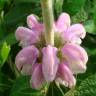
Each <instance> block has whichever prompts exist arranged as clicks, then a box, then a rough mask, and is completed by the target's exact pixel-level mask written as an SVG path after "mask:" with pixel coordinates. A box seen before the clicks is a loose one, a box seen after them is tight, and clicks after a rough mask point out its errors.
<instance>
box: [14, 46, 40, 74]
mask: <svg viewBox="0 0 96 96" xmlns="http://www.w3.org/2000/svg"><path fill="white" fill-rule="evenodd" d="M38 56H39V51H38V49H37V48H36V47H34V46H28V47H25V48H24V49H22V50H21V51H20V52H19V53H18V54H17V56H16V59H15V64H16V67H17V68H18V70H21V72H22V73H24V74H29V73H30V71H31V70H32V69H31V68H32V65H33V64H34V63H35V62H36V60H37V57H38ZM30 67H31V68H30ZM28 70H29V71H28Z"/></svg>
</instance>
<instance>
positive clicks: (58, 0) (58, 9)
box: [55, 0, 64, 14]
mask: <svg viewBox="0 0 96 96" xmlns="http://www.w3.org/2000/svg"><path fill="white" fill-rule="evenodd" d="M63 2H64V0H55V10H56V13H57V14H60V13H61V12H62V7H63Z"/></svg>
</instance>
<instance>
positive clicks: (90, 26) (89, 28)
mask: <svg viewBox="0 0 96 96" xmlns="http://www.w3.org/2000/svg"><path fill="white" fill-rule="evenodd" d="M84 26H85V29H86V31H87V32H88V33H90V34H94V35H95V34H96V31H95V24H94V21H93V20H88V21H86V22H85V23H84Z"/></svg>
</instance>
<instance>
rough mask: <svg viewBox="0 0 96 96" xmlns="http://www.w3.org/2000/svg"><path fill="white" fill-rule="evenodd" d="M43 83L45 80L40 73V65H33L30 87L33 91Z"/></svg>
mask: <svg viewBox="0 0 96 96" xmlns="http://www.w3.org/2000/svg"><path fill="white" fill-rule="evenodd" d="M44 83H45V79H44V77H43V73H42V65H41V64H35V67H34V69H33V72H32V77H31V80H30V84H31V87H32V88H35V89H40V88H41V87H42V85H43V84H44Z"/></svg>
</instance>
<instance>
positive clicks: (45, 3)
mask: <svg viewBox="0 0 96 96" xmlns="http://www.w3.org/2000/svg"><path fill="white" fill-rule="evenodd" d="M52 3H53V1H52V0H41V7H42V15H43V21H44V27H45V39H46V44H47V45H48V44H50V45H54V17H53V8H52V5H53V4H52Z"/></svg>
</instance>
